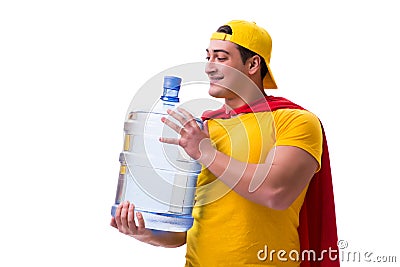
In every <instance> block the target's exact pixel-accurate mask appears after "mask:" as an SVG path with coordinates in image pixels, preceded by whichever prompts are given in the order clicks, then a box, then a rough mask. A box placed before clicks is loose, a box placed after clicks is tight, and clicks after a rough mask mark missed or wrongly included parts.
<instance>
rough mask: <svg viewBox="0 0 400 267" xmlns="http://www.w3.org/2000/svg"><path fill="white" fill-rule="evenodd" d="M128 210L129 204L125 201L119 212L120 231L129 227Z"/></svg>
mask: <svg viewBox="0 0 400 267" xmlns="http://www.w3.org/2000/svg"><path fill="white" fill-rule="evenodd" d="M128 210H129V202H128V201H126V202H124V204H123V205H122V210H121V226H122V229H121V228H119V230H120V231H121V230H124V229H128V228H129V226H128Z"/></svg>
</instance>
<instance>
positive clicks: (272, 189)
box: [199, 145, 318, 210]
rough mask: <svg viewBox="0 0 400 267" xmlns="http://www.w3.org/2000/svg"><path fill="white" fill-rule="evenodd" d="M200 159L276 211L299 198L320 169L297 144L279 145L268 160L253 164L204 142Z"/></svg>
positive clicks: (225, 180) (233, 185)
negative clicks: (228, 154) (239, 159)
mask: <svg viewBox="0 0 400 267" xmlns="http://www.w3.org/2000/svg"><path fill="white" fill-rule="evenodd" d="M199 161H200V162H201V163H202V164H205V165H206V166H207V168H208V169H209V170H210V171H211V172H212V173H213V174H214V175H215V176H216V177H218V178H219V180H220V181H222V182H223V183H225V184H226V185H227V186H229V187H230V188H232V189H233V190H234V191H235V192H237V193H238V194H240V195H241V196H243V197H245V198H246V199H248V200H250V201H253V202H255V203H258V204H261V205H264V206H267V207H270V208H272V209H277V210H284V209H287V208H288V207H289V206H290V205H291V204H292V203H293V201H295V200H296V198H297V197H298V196H299V195H300V194H301V192H302V191H303V190H304V188H305V187H306V186H307V184H308V183H309V182H310V180H311V178H312V177H313V175H314V173H315V171H316V170H317V168H318V162H317V160H316V159H315V158H314V157H313V156H311V155H310V154H309V153H308V152H306V151H305V150H303V149H301V148H298V147H294V146H277V147H275V148H273V149H272V150H271V151H270V152H269V154H268V156H267V159H266V161H265V163H263V164H250V163H246V162H241V161H238V160H235V159H233V158H232V157H229V156H227V155H225V154H223V153H221V152H219V151H217V150H215V149H214V148H213V147H210V146H209V147H207V146H205V145H204V146H203V149H202V155H201V157H200V158H199Z"/></svg>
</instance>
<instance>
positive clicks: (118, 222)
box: [115, 203, 123, 229]
mask: <svg viewBox="0 0 400 267" xmlns="http://www.w3.org/2000/svg"><path fill="white" fill-rule="evenodd" d="M122 206H123V203H120V204H119V205H118V207H117V210H116V211H115V224H116V225H117V228H118V229H120V227H121V226H122V225H121V210H122Z"/></svg>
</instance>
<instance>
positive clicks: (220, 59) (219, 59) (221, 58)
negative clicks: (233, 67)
mask: <svg viewBox="0 0 400 267" xmlns="http://www.w3.org/2000/svg"><path fill="white" fill-rule="evenodd" d="M217 59H218V61H225V60H226V57H219V58H217Z"/></svg>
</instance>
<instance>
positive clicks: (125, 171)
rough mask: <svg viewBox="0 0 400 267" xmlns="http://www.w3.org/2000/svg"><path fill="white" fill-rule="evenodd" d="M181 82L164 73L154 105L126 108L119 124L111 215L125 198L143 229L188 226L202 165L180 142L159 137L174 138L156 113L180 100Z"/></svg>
mask: <svg viewBox="0 0 400 267" xmlns="http://www.w3.org/2000/svg"><path fill="white" fill-rule="evenodd" d="M180 84H181V79H180V78H179V77H174V76H165V77H164V91H163V94H162V96H161V97H160V100H159V101H158V102H157V103H156V105H155V106H154V107H153V108H152V109H151V110H147V111H146V110H133V111H131V112H130V113H129V116H128V117H127V120H126V121H125V124H124V148H123V152H122V153H121V154H120V157H119V161H120V163H121V167H120V173H119V179H118V186H117V194H116V199H115V204H114V205H113V206H112V209H111V214H112V216H114V215H115V210H116V208H117V206H118V205H119V203H121V202H123V201H125V200H129V201H130V202H132V203H134V204H135V207H136V210H138V211H140V212H141V213H142V214H143V218H144V220H145V225H146V228H148V229H154V230H162V231H172V232H184V231H187V230H188V229H189V228H190V227H191V226H192V225H193V217H192V215H191V213H192V208H193V205H194V194H195V188H196V182H197V176H198V174H199V173H200V171H201V165H200V164H199V163H198V162H196V161H195V160H193V159H192V158H190V157H189V156H188V155H187V154H186V153H185V152H184V150H183V149H181V148H180V147H179V146H177V145H170V144H165V143H161V142H160V141H159V137H161V136H163V137H175V138H177V137H178V135H177V134H176V133H175V132H174V131H172V130H171V129H170V128H169V127H167V126H165V125H164V123H162V122H161V117H163V116H168V115H167V112H166V111H167V109H174V108H175V107H176V106H177V105H178V104H179V97H178V94H179V90H180ZM170 119H171V118H170ZM198 122H199V125H200V126H201V121H200V120H199V121H198Z"/></svg>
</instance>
